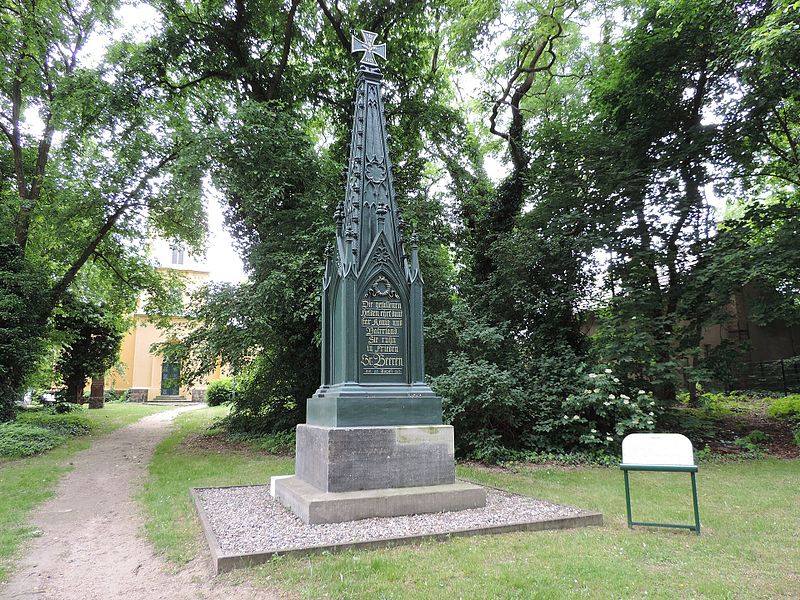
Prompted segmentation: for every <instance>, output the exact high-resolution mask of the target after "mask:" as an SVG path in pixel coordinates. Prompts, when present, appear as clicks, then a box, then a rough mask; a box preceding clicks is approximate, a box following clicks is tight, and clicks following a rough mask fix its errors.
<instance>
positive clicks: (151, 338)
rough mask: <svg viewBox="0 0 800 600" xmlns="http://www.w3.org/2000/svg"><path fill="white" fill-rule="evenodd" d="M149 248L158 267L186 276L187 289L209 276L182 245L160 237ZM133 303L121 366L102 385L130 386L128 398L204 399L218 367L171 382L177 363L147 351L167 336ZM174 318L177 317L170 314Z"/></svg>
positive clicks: (175, 400)
mask: <svg viewBox="0 0 800 600" xmlns="http://www.w3.org/2000/svg"><path fill="white" fill-rule="evenodd" d="M151 251H152V252H153V254H154V257H155V259H156V260H157V262H158V265H159V266H158V268H159V270H172V271H177V272H179V273H180V274H181V275H183V276H184V277H185V278H186V280H187V288H188V289H187V291H191V290H192V289H196V288H198V287H199V286H201V285H203V284H204V283H206V282H207V281H208V280H209V278H210V271H209V270H208V267H207V266H206V264H205V263H204V262H203V261H202V260H198V259H197V258H195V257H192V256H191V255H189V254H188V253H187V252H185V251H184V250H183V248H181V247H178V246H175V247H173V246H170V245H169V244H167V243H166V242H164V241H162V240H155V241H154V242H152V244H151ZM142 305H143V303H142V302H141V300H140V302H138V303H137V309H136V313H135V314H134V315H133V320H134V325H133V327H132V328H131V329H130V330H129V331H128V333H126V334H125V337H124V338H123V340H122V348H121V350H120V365H121V369H114V370H112V371H111V372H109V374H108V375H107V376H106V389H114V390H117V391H124V390H130V395H131V398H130V400H131V402H148V401H149V402H154V401H168V402H180V401H185V402H188V401H196V402H197V401H204V400H205V390H206V385H207V383H208V381H213V380H215V379H219V378H220V377H221V372H220V368H219V367H217V370H216V371H215V372H214V373H213V374H211V375H210V376H209V377H208V378H207V380H206V381H202V382H199V383H197V384H195V385H194V386H192V387H191V388H187V387H180V388H178V387H177V386H175V384H174V381H175V380H177V379H178V377H179V375H180V364H179V363H171V362H165V361H164V357H163V356H161V355H159V354H154V353H153V352H152V351H151V347H152V345H153V344H156V343H159V342H164V341H166V340H167V338H166V337H165V335H164V331H163V330H162V329H159V328H157V327H156V326H155V325H154V324H153V323H150V322H149V321H148V317H147V315H146V314H145V313H144V311H143V309H142ZM174 318H175V320H179V319H181V317H174Z"/></svg>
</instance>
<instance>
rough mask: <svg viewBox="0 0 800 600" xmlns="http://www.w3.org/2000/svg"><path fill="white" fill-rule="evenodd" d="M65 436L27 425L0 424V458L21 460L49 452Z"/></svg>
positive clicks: (60, 442)
mask: <svg viewBox="0 0 800 600" xmlns="http://www.w3.org/2000/svg"><path fill="white" fill-rule="evenodd" d="M66 439H67V436H66V435H64V434H60V433H58V432H56V431H54V430H52V429H49V428H45V427H38V426H36V425H31V424H28V423H0V456H3V457H7V458H21V457H23V456H31V455H33V454H39V453H41V452H46V451H47V450H51V449H53V448H55V447H56V446H58V445H60V444H62V443H64V441H65V440H66Z"/></svg>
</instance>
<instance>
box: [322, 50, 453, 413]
mask: <svg viewBox="0 0 800 600" xmlns="http://www.w3.org/2000/svg"><path fill="white" fill-rule="evenodd" d="M378 48H381V47H379V46H374V39H372V40H368V43H367V45H366V46H365V45H363V43H362V46H361V47H357V46H356V45H355V44H354V50H358V51H363V52H365V58H364V59H362V63H361V66H360V70H359V74H358V78H357V82H356V98H355V103H354V112H353V127H352V138H351V143H350V160H349V162H348V171H347V185H346V188H345V198H344V200H342V201H341V202H340V203H339V205H338V206H337V208H336V212H335V213H334V221H335V222H336V240H335V243H334V245H333V246H331V247H330V248H329V249H328V251H327V252H326V265H325V275H324V276H323V282H322V382H321V386H320V388H319V389H318V390H317V392H316V393H315V394H314V395H313V397H311V398H310V399H309V400H308V405H307V423H308V424H311V425H324V426H333V427H349V426H364V425H435V424H440V423H441V422H442V409H441V399H440V398H438V397H437V396H436V395H435V394H434V393H433V391H432V390H431V389H430V388H429V387H428V386H427V385H425V383H424V377H425V372H424V367H423V362H424V354H423V352H424V350H423V339H422V338H423V329H422V318H423V317H422V315H423V311H422V286H423V280H422V275H421V273H420V270H419V257H418V241H417V236H416V234H412V235H411V236H409V239H408V244H407V243H406V240H405V239H404V237H403V233H404V229H405V227H404V223H403V218H402V216H401V214H400V210H399V208H398V205H397V200H396V198H395V192H394V182H393V178H392V164H391V160H390V158H389V144H388V136H387V132H386V119H385V117H384V111H383V98H382V93H381V83H382V79H383V78H382V75H381V73H380V70H379V69H378V67H377V64H376V63H375V55H378V56H384V55H385V48H383V50H382V51H381V53H378V51H377V49H378ZM367 57H369V60H367Z"/></svg>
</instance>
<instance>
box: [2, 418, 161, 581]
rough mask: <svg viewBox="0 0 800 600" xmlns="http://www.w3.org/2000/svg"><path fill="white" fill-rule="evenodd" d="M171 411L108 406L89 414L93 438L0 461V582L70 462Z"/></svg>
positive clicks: (32, 530)
mask: <svg viewBox="0 0 800 600" xmlns="http://www.w3.org/2000/svg"><path fill="white" fill-rule="evenodd" d="M169 408H171V407H169V406H142V405H141V404H106V405H105V407H104V408H103V409H100V410H91V411H87V413H86V414H87V416H88V417H89V418H91V420H92V421H94V423H95V424H96V427H95V429H94V430H93V431H92V433H90V434H89V435H85V436H81V437H77V438H72V439H70V440H69V441H67V443H65V444H64V445H63V446H59V447H57V448H54V449H53V450H51V451H49V452H46V453H44V454H40V455H37V456H31V457H28V458H22V459H18V460H3V459H0V581H4V580H5V579H6V578H7V577H8V574H9V572H10V567H11V560H12V558H13V556H14V553H15V552H16V551H17V548H18V547H19V545H20V543H21V542H22V541H23V540H25V539H27V538H29V537H30V536H31V535H33V534H34V529H33V528H31V527H29V526H28V523H27V519H28V515H29V514H30V512H31V510H33V508H34V507H36V506H37V505H39V504H41V503H42V502H44V501H45V500H47V499H49V498H50V497H52V495H53V490H54V488H55V486H56V484H57V483H58V480H59V479H60V478H61V476H62V475H64V473H66V472H67V471H69V470H70V468H71V465H70V463H69V460H68V459H69V458H70V457H72V455H73V454H75V453H76V452H78V451H79V450H83V449H85V448H88V447H89V446H90V445H91V444H92V441H94V440H95V439H96V438H97V437H99V436H102V435H105V434H107V433H110V432H112V431H114V430H116V429H119V428H120V427H123V426H125V425H128V424H130V423H133V422H134V421H138V420H139V419H141V418H142V417H144V416H146V415H149V414H153V413H156V412H160V411H162V410H167V409H169Z"/></svg>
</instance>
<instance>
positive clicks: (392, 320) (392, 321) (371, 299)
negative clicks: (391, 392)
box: [359, 277, 405, 376]
mask: <svg viewBox="0 0 800 600" xmlns="http://www.w3.org/2000/svg"><path fill="white" fill-rule="evenodd" d="M359 320H360V325H361V330H362V335H363V336H364V344H363V345H362V348H363V352H362V353H361V372H362V374H364V375H379V376H380V375H402V374H403V373H404V371H403V369H404V368H405V361H404V354H405V353H404V352H403V347H402V343H403V342H402V340H403V335H404V331H403V304H402V302H401V301H400V298H399V297H398V295H397V292H395V291H394V290H393V289H392V287H391V285H390V284H389V282H388V281H387V280H386V278H384V277H378V278H377V279H376V280H375V282H374V283H373V284H372V286H371V287H370V288H369V289H368V290H367V292H366V293H365V294H364V296H363V297H362V298H361V306H360V317H359Z"/></svg>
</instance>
